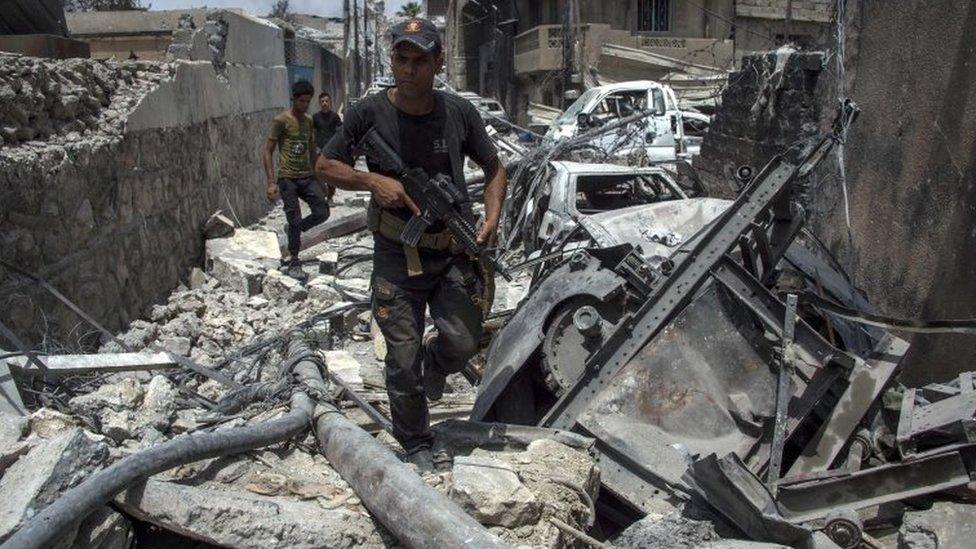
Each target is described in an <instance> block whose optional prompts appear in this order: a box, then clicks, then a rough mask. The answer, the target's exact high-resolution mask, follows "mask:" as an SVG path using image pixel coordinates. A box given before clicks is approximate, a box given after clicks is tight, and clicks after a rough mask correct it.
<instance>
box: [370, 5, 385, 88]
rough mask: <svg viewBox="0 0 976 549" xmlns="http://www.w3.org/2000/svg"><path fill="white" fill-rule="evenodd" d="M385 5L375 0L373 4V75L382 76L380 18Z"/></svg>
mask: <svg viewBox="0 0 976 549" xmlns="http://www.w3.org/2000/svg"><path fill="white" fill-rule="evenodd" d="M384 8H386V5H385V4H384V3H383V2H377V3H376V4H374V5H373V10H374V11H373V72H374V73H375V75H374V77H379V76H383V74H384V71H383V59H382V56H381V55H380V39H381V38H382V37H381V36H380V18H381V17H382V16H383V10H384Z"/></svg>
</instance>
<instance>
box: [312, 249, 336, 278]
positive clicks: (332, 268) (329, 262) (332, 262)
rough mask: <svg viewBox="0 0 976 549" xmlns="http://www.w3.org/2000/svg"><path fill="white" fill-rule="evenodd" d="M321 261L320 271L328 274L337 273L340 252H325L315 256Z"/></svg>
mask: <svg viewBox="0 0 976 549" xmlns="http://www.w3.org/2000/svg"><path fill="white" fill-rule="evenodd" d="M315 259H316V260H318V262H319V272H320V273H322V274H327V275H334V274H336V267H337V266H338V265H339V253H338V252H324V253H322V254H319V256H318V257H316V258H315Z"/></svg>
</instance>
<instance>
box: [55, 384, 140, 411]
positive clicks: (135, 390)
mask: <svg viewBox="0 0 976 549" xmlns="http://www.w3.org/2000/svg"><path fill="white" fill-rule="evenodd" d="M143 394H144V391H143V389H142V385H140V384H139V382H138V381H136V380H135V379H132V378H126V379H122V380H120V381H119V382H118V383H107V384H105V385H102V386H101V387H99V388H98V389H96V390H95V391H93V392H91V393H88V394H87V395H81V396H76V397H74V398H73V399H71V400H70V401H69V402H68V406H69V407H70V408H71V410H72V411H73V412H75V413H77V414H85V415H94V414H97V413H98V412H100V411H101V410H102V409H104V408H111V409H113V410H133V409H135V408H136V407H137V406H139V405H140V404H141V403H142V397H143Z"/></svg>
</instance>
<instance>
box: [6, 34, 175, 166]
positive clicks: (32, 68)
mask: <svg viewBox="0 0 976 549" xmlns="http://www.w3.org/2000/svg"><path fill="white" fill-rule="evenodd" d="M173 70H174V69H173V67H172V66H171V65H169V64H166V63H154V62H145V61H136V62H132V61H115V60H100V61H94V60H89V59H65V60H52V59H42V58H37V57H27V56H22V55H14V54H8V53H0V147H3V146H15V145H17V144H19V143H23V142H29V141H34V140H39V141H46V142H48V143H52V144H68V143H73V142H77V141H81V140H83V139H91V138H95V137H101V138H106V139H110V138H118V137H120V136H121V135H122V132H123V130H124V127H125V119H126V116H127V114H128V113H129V112H130V111H131V110H132V109H133V108H135V106H136V105H137V104H138V103H139V101H140V100H141V99H142V98H143V97H145V95H146V94H148V93H149V92H151V91H152V90H153V89H155V88H156V86H158V85H159V83H160V82H162V81H164V80H167V79H169V78H171V77H172V74H173Z"/></svg>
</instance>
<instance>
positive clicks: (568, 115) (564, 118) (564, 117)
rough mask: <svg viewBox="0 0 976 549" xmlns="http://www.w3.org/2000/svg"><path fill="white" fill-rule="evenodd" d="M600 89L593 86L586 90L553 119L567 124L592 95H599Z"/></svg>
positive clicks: (558, 122)
mask: <svg viewBox="0 0 976 549" xmlns="http://www.w3.org/2000/svg"><path fill="white" fill-rule="evenodd" d="M599 93H600V90H598V89H596V88H593V89H591V90H586V92H584V93H583V95H581V96H579V99H577V100H576V101H573V104H572V105H570V106H569V108H568V109H566V112H564V113H562V114H561V115H559V118H557V119H556V120H555V122H556V123H557V124H568V123H570V122H574V121H575V120H576V115H577V114H579V113H580V111H582V110H583V107H584V106H586V104H587V103H589V102H590V100H592V99H593V98H594V97H596V96H597V95H599Z"/></svg>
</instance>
